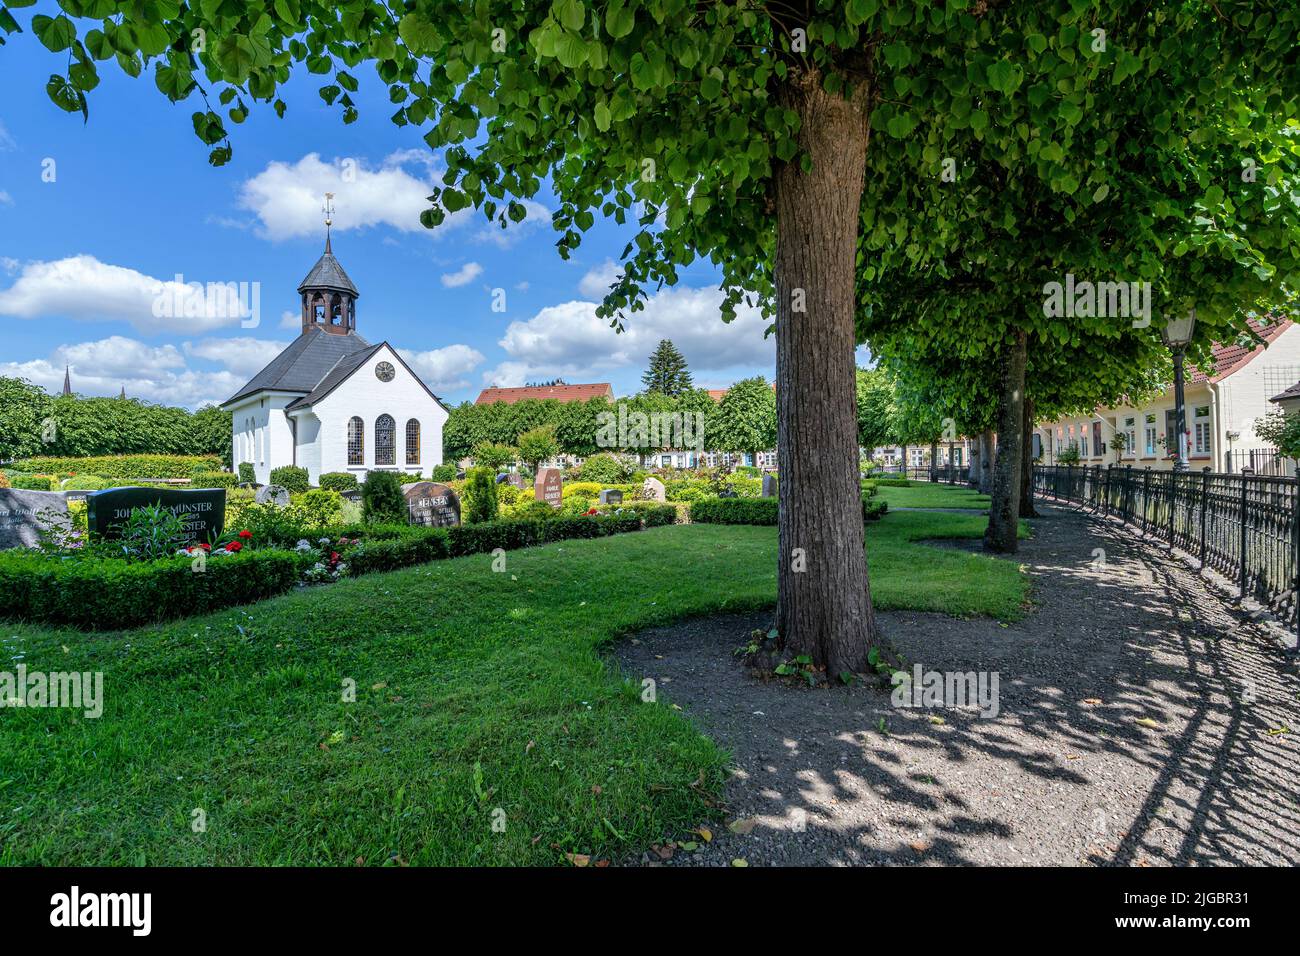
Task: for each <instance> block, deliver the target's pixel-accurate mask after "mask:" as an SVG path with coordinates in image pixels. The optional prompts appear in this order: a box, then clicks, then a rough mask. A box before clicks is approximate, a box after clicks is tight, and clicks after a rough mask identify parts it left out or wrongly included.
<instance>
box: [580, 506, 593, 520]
mask: <svg viewBox="0 0 1300 956" xmlns="http://www.w3.org/2000/svg"><path fill="white" fill-rule="evenodd" d="M594 514H596V509H595V508H591V509H589V510H587V511H584V512H583V513H582V515H583V517H584V518H589V517H591V516H592V515H594Z"/></svg>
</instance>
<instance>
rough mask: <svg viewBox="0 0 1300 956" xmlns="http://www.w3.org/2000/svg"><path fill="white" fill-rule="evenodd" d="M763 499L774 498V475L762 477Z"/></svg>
mask: <svg viewBox="0 0 1300 956" xmlns="http://www.w3.org/2000/svg"><path fill="white" fill-rule="evenodd" d="M763 497H764V498H775V497H776V475H764V476H763Z"/></svg>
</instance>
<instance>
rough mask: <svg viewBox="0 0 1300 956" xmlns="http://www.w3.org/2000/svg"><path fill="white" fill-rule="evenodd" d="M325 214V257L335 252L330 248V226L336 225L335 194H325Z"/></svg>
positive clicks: (323, 210) (323, 208) (323, 209)
mask: <svg viewBox="0 0 1300 956" xmlns="http://www.w3.org/2000/svg"><path fill="white" fill-rule="evenodd" d="M321 211H322V212H324V213H325V255H327V256H328V255H332V254H333V250H332V249H331V248H330V226H332V225H333V224H334V194H333V193H326V194H325V205H324V206H323V207H322V209H321Z"/></svg>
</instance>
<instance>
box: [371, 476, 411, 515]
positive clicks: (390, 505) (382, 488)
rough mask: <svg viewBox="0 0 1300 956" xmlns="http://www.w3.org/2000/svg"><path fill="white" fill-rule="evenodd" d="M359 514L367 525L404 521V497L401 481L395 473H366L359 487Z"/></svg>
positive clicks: (405, 512)
mask: <svg viewBox="0 0 1300 956" xmlns="http://www.w3.org/2000/svg"><path fill="white" fill-rule="evenodd" d="M361 514H362V517H363V520H365V521H366V522H367V523H374V522H384V521H394V522H403V521H406V519H407V510H406V497H405V496H404V495H403V494H402V481H401V479H400V478H398V477H397V473H396V472H392V471H372V472H369V473H367V475H366V480H365V482H364V483H363V484H362V485H361Z"/></svg>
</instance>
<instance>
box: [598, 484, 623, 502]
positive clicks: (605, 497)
mask: <svg viewBox="0 0 1300 956" xmlns="http://www.w3.org/2000/svg"><path fill="white" fill-rule="evenodd" d="M597 500H598V501H599V502H600V503H601V504H602V505H621V504H622V503H623V492H621V491H619V490H617V489H615V488H606V489H605V490H604V491H602V492H601V493H600V495H599V496H598V498H597Z"/></svg>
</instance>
